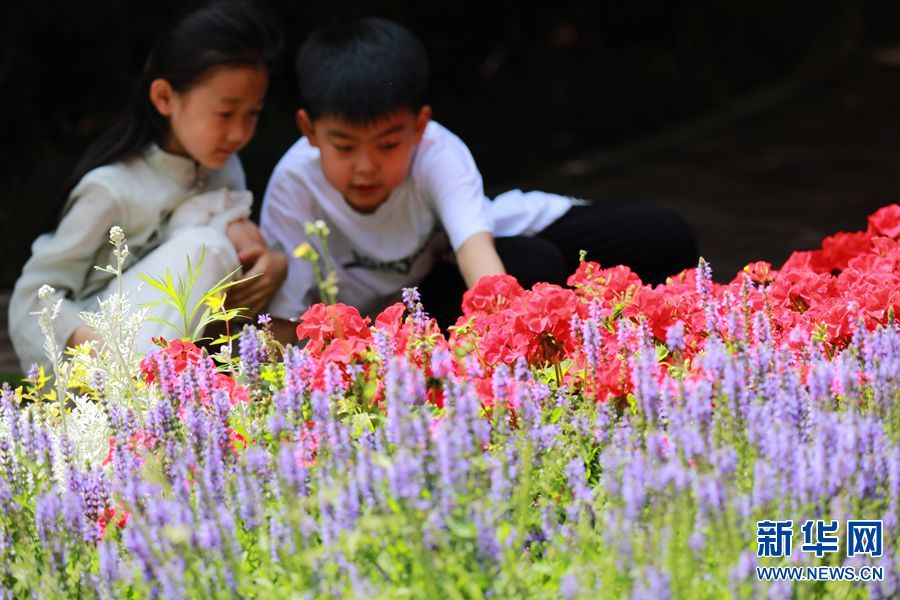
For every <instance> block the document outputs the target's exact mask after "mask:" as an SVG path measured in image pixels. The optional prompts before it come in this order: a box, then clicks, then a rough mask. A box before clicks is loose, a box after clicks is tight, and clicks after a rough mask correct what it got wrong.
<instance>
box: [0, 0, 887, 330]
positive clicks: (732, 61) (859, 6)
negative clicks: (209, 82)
mask: <svg viewBox="0 0 900 600" xmlns="http://www.w3.org/2000/svg"><path fill="white" fill-rule="evenodd" d="M195 4H196V3H185V2H181V1H173V0H153V1H148V0H136V1H131V2H121V1H120V0H97V1H94V2H85V1H82V0H74V1H67V2H52V1H46V2H37V1H35V2H20V1H14V0H4V2H3V5H2V6H3V8H2V20H0V48H2V54H0V140H2V142H0V212H2V219H0V227H2V229H0V240H2V242H0V243H2V247H0V251H2V255H3V259H2V261H0V290H4V289H6V290H8V289H11V287H12V285H13V283H14V282H15V279H16V277H17V276H18V274H19V272H20V270H21V266H22V264H23V263H24V261H25V260H26V259H27V258H28V255H29V251H30V250H29V248H30V243H31V241H32V239H33V237H34V233H35V227H36V226H37V224H38V223H40V222H41V221H42V220H43V219H44V218H45V216H46V214H45V212H46V210H47V209H48V208H49V207H50V206H51V205H52V203H53V202H52V201H53V200H54V199H55V198H56V197H57V195H58V194H59V192H60V189H61V187H62V185H63V182H64V180H65V178H66V177H67V175H68V174H69V171H70V170H71V169H72V167H73V166H74V163H75V161H76V159H77V158H78V156H79V153H80V152H81V151H82V150H83V148H84V147H85V146H86V144H87V143H88V142H89V141H90V140H92V139H93V138H94V137H95V136H97V135H98V133H99V132H101V131H102V130H103V129H104V128H105V127H106V126H108V125H109V123H110V122H111V120H112V119H113V118H114V116H115V115H116V113H117V111H118V110H119V108H120V107H121V106H122V104H123V102H124V101H125V98H126V96H127V95H128V93H129V91H130V89H131V85H132V82H133V80H134V78H135V75H136V73H137V72H138V71H139V69H140V67H141V65H142V63H143V61H144V59H145V56H146V54H147V52H148V49H149V47H150V44H151V42H152V40H153V38H154V36H155V35H156V34H157V33H158V32H159V31H160V30H162V29H163V28H165V27H166V26H167V24H168V23H170V22H171V20H172V19H173V18H174V17H175V16H177V15H178V14H180V13H182V12H184V11H185V10H187V9H189V8H190V7H191V6H193V5H195ZM257 4H258V5H259V7H260V8H261V9H262V10H263V11H264V12H267V13H269V14H270V15H271V16H272V17H273V18H274V19H275V20H276V21H277V22H278V23H279V24H280V25H281V27H282V28H283V29H284V32H285V34H286V39H287V44H286V52H285V54H284V56H283V57H282V60H281V62H280V64H279V66H278V69H277V70H276V72H275V73H274V74H273V78H272V83H271V88H270V93H269V98H268V102H267V105H266V109H265V112H264V114H263V116H262V118H261V120H260V123H259V128H258V132H257V135H256V137H255V138H254V140H253V141H252V142H251V144H250V145H249V146H248V148H247V149H246V150H245V151H244V152H243V153H242V159H243V161H244V165H245V168H246V171H247V174H248V179H249V185H250V188H251V190H252V191H253V192H254V193H255V195H256V197H257V210H258V200H259V198H261V196H262V192H263V190H264V188H265V184H266V181H267V177H268V174H269V173H270V171H271V169H272V168H273V167H274V165H275V163H276V161H277V160H278V159H279V157H280V156H281V154H282V153H283V152H284V151H285V150H286V149H287V148H288V146H290V144H291V143H293V141H294V140H295V139H296V137H297V132H296V130H295V128H294V125H293V117H292V115H293V112H294V110H295V109H296V108H297V101H296V90H295V88H294V84H293V76H292V69H291V62H292V54H293V50H294V48H295V47H296V46H297V44H298V43H299V41H300V40H302V39H303V36H304V35H305V34H306V33H307V32H308V31H309V30H310V29H312V28H314V27H316V26H317V25H320V24H322V23H323V22H325V21H326V20H328V19H330V18H335V17H343V16H349V15H354V14H377V15H381V16H386V17H390V18H393V19H396V20H398V21H400V22H402V23H404V24H406V25H407V26H409V27H410V28H411V29H412V30H413V31H415V32H416V33H417V34H418V35H419V36H420V37H421V39H422V40H423V41H424V43H425V45H426V48H427V50H428V51H429V53H430V56H431V60H432V76H431V84H430V99H431V104H432V106H433V108H434V115H435V118H436V120H438V121H440V122H442V123H443V124H444V125H446V126H448V127H449V128H450V129H451V130H453V131H455V132H456V133H457V134H458V135H460V137H461V138H462V139H463V140H464V141H466V142H467V143H468V145H469V147H470V148H471V150H472V152H473V154H474V156H475V159H476V161H477V162H478V164H479V165H480V167H481V169H482V172H483V175H484V179H485V183H486V187H487V189H488V191H489V192H496V191H500V190H502V189H504V188H508V187H535V186H540V187H542V188H544V189H547V191H560V192H564V193H571V194H578V195H583V196H590V197H597V198H616V199H624V200H644V201H651V202H658V203H660V204H664V205H669V206H673V207H675V208H676V209H678V210H680V211H681V212H682V213H683V214H684V215H685V216H686V218H687V219H688V221H689V222H690V223H691V225H693V226H694V228H695V230H696V231H697V235H698V238H699V239H700V246H701V251H703V253H704V254H706V255H707V257H708V258H710V260H711V261H712V263H713V266H714V268H716V267H719V268H718V272H719V275H720V277H719V278H720V279H721V278H724V279H725V280H727V279H730V277H731V276H733V274H734V270H735V269H736V268H739V267H740V266H741V265H742V264H744V263H746V262H748V261H749V260H756V259H758V258H759V259H766V260H770V261H772V262H780V261H782V260H784V258H786V256H787V253H789V251H790V250H792V249H796V248H801V247H809V246H814V245H815V244H816V243H818V241H820V240H821V237H822V235H825V234H828V233H832V232H833V231H835V230H837V229H841V228H843V229H860V228H864V227H865V215H866V214H868V213H869V212H871V210H872V209H873V208H877V207H878V206H881V205H882V204H887V203H889V202H892V201H895V198H896V194H894V188H896V183H895V182H896V176H897V174H898V171H897V170H896V169H897V168H900V144H898V143H897V142H895V140H897V139H898V133H900V131H898V129H897V128H896V127H894V126H897V127H900V85H896V84H895V83H894V81H898V80H900V69H898V68H897V65H898V64H900V56H894V55H893V54H891V52H893V51H894V50H893V48H894V46H896V45H898V44H900V2H897V1H896V0H855V1H854V0H793V1H791V2H784V1H783V0H728V1H725V2H723V1H722V0H635V1H632V2H612V1H599V0H595V1H588V0H569V1H565V0H557V1H555V2H552V3H551V2H546V1H533V0H518V1H512V0H509V1H504V2H484V1H481V2H474V1H466V0H459V1H452V0H444V1H435V2H420V1H415V0H407V1H400V0H395V1H380V2H379V1H374V0H373V1H368V2H364V1H358V2H342V3H341V2H337V3H336V2H330V1H329V2H298V1H290V2H289V1H278V0H267V1H259V2H257ZM895 115H896V116H895ZM842 119H843V120H842ZM867 128H869V129H867ZM835 176H837V177H840V178H841V179H840V182H843V183H842V184H841V185H843V187H841V185H838V184H836V183H835V182H834V181H829V180H828V177H835ZM754 219H755V220H754ZM748 227H749V229H748ZM753 227H756V228H757V229H753ZM742 235H743V236H744V237H743V238H742V237H741V236H742ZM776 266H777V265H776ZM4 313H5V311H4ZM3 317H5V314H4V315H3Z"/></svg>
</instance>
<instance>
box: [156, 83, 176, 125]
mask: <svg viewBox="0 0 900 600" xmlns="http://www.w3.org/2000/svg"><path fill="white" fill-rule="evenodd" d="M174 95H175V94H174V90H173V89H172V85H171V84H170V83H169V82H168V81H166V80H165V79H154V80H153V81H152V82H150V102H152V103H153V106H155V107H156V110H158V111H159V114H161V115H162V116H164V117H168V116H171V114H172V97H173V96H174Z"/></svg>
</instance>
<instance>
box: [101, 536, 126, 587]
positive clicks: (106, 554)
mask: <svg viewBox="0 0 900 600" xmlns="http://www.w3.org/2000/svg"><path fill="white" fill-rule="evenodd" d="M97 559H98V564H99V576H100V585H101V589H102V590H103V591H104V592H106V594H108V595H109V597H112V590H113V588H114V587H115V585H116V583H117V582H118V581H119V578H120V576H121V575H120V573H121V567H120V566H119V563H120V560H119V552H118V548H117V547H116V544H115V543H114V542H112V541H110V540H106V539H103V540H100V541H99V542H98V543H97Z"/></svg>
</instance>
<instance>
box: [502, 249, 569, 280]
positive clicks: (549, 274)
mask: <svg viewBox="0 0 900 600" xmlns="http://www.w3.org/2000/svg"><path fill="white" fill-rule="evenodd" d="M496 246H497V254H498V255H499V256H500V260H501V261H502V262H503V266H504V267H505V268H506V272H507V273H509V274H510V275H512V276H513V277H515V278H516V279H517V280H518V281H519V284H520V285H521V286H522V287H523V288H525V289H528V288H530V287H531V286H533V285H534V284H535V283H538V282H542V281H543V282H547V283H555V284H557V285H565V283H566V278H567V277H568V273H567V272H566V261H565V258H564V257H563V254H562V252H561V251H560V249H559V248H558V247H557V246H556V245H555V244H553V243H552V242H550V241H548V240H545V239H543V238H539V237H525V236H516V237H508V238H497V239H496Z"/></svg>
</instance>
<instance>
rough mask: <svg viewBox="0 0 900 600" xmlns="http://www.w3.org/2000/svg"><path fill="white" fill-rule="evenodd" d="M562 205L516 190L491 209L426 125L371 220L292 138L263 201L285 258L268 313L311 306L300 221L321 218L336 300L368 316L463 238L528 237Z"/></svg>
mask: <svg viewBox="0 0 900 600" xmlns="http://www.w3.org/2000/svg"><path fill="white" fill-rule="evenodd" d="M570 206H571V202H570V199H568V198H565V197H562V196H555V195H552V194H543V193H542V192H531V193H522V192H520V191H518V190H514V191H512V192H507V193H505V194H502V195H501V196H498V197H497V200H496V201H495V202H491V201H490V200H489V199H488V198H487V197H486V196H485V195H484V186H483V183H482V180H481V174H480V173H479V171H478V168H477V167H476V166H475V161H474V159H473V158H472V154H471V153H470V152H469V149H468V148H467V147H466V145H465V144H464V143H463V142H462V141H461V140H460V139H459V138H458V137H456V136H455V135H454V134H453V133H451V132H450V131H448V130H447V129H446V128H444V127H442V126H441V125H439V124H438V123H436V122H434V121H431V122H430V123H429V124H428V125H427V127H426V128H425V133H424V135H423V136H422V141H421V142H420V144H419V146H418V148H417V149H416V154H415V157H414V158H413V162H412V166H411V167H410V173H409V175H408V176H407V177H406V179H404V180H403V182H402V183H401V184H400V185H399V186H398V187H397V188H396V189H395V190H393V191H392V192H391V194H390V195H389V196H388V198H387V200H385V202H384V203H383V204H382V205H381V206H379V207H378V208H377V209H376V210H375V211H374V212H372V213H368V214H365V213H360V212H358V211H356V210H355V209H353V208H352V207H351V206H350V205H349V204H348V203H347V202H346V200H344V198H343V197H342V196H341V194H340V192H339V191H338V190H336V189H335V188H334V187H332V186H331V184H329V183H328V181H327V180H326V179H325V175H324V174H323V172H322V166H321V162H320V155H319V149H318V148H315V147H313V146H311V145H310V144H309V141H308V140H307V139H306V138H305V137H303V138H300V139H299V140H298V141H297V142H296V143H295V144H294V145H293V146H292V147H291V148H290V149H289V150H288V151H287V152H286V153H285V155H284V156H283V157H282V158H281V160H280V161H279V162H278V165H277V166H276V167H275V171H274V172H273V174H272V177H271V179H270V180H269V185H268V187H267V189H266V193H265V197H264V198H263V207H262V215H261V219H260V230H261V231H262V234H263V236H264V237H265V238H266V240H267V241H268V242H269V244H270V246H272V248H273V249H275V250H280V251H283V252H284V253H285V254H287V255H288V273H287V278H286V280H285V281H284V283H283V284H282V287H281V289H280V290H279V291H278V292H277V293H276V294H275V296H274V298H273V299H272V301H271V302H270V304H269V312H270V313H271V314H272V315H273V316H275V317H279V318H283V319H290V318H294V317H297V316H299V315H300V314H301V313H302V312H303V311H304V310H306V308H308V307H309V306H310V305H311V304H313V303H314V302H317V301H319V294H318V287H317V283H316V278H315V272H314V270H313V266H312V264H311V263H310V262H308V261H306V260H303V259H299V258H295V257H294V256H293V251H294V249H295V248H296V247H297V246H299V245H300V244H302V243H304V242H308V243H309V244H311V245H312V246H313V247H314V248H315V249H316V251H317V252H318V253H319V255H320V256H321V255H322V248H321V247H320V246H319V243H318V241H317V240H314V239H311V238H310V237H309V236H307V235H306V232H305V224H306V223H307V222H312V221H316V220H322V221H324V222H325V224H326V225H327V226H328V228H329V229H330V231H331V233H330V236H329V243H328V248H329V252H330V254H331V259H332V264H333V266H334V271H335V274H336V275H337V278H338V300H339V301H340V302H344V303H346V304H349V305H352V306H356V307H357V308H358V309H359V310H360V312H362V313H363V314H364V315H365V314H368V315H371V316H374V315H375V314H377V313H378V311H380V310H381V309H383V308H384V307H386V306H388V305H389V304H390V303H392V302H395V301H396V300H397V299H399V297H400V292H401V290H402V289H403V288H404V287H410V286H414V285H417V284H418V283H419V282H421V281H422V279H423V278H424V277H425V276H426V275H427V274H428V272H429V271H430V270H431V269H432V267H433V266H434V264H435V262H436V261H437V260H438V259H439V258H440V255H441V254H442V253H444V252H446V251H447V250H449V249H452V250H453V251H454V252H455V251H457V250H459V248H460V247H461V246H462V245H463V243H464V242H465V241H466V240H468V239H469V238H470V237H471V236H472V235H474V234H476V233H480V232H492V233H493V234H494V235H496V236H509V235H533V234H534V233H536V232H538V231H541V230H542V229H543V228H544V227H546V226H547V225H549V224H550V223H552V222H553V221H555V220H556V219H558V218H559V217H560V216H561V215H562V214H564V213H565V212H566V211H567V210H568V209H569V207H570Z"/></svg>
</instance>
